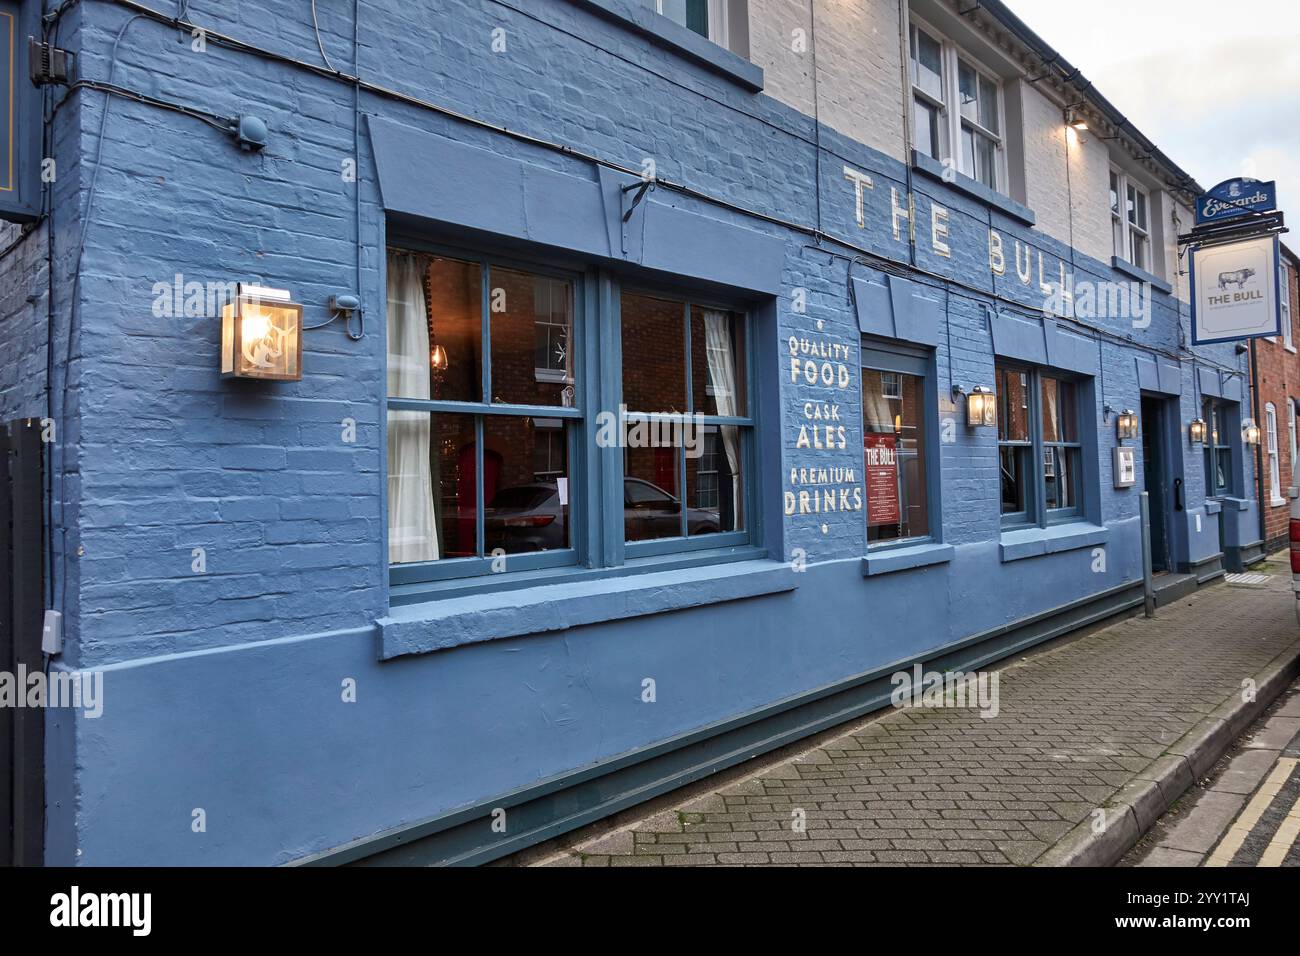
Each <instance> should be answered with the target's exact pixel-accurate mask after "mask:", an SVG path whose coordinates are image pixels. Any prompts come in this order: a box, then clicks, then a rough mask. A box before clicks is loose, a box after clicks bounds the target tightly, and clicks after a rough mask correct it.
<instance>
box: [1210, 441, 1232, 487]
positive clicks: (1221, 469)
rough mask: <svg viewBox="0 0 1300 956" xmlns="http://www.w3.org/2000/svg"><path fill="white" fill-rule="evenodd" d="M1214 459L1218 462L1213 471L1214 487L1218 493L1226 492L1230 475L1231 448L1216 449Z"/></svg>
mask: <svg viewBox="0 0 1300 956" xmlns="http://www.w3.org/2000/svg"><path fill="white" fill-rule="evenodd" d="M1215 460H1216V461H1217V462H1218V465H1217V467H1216V468H1215V472H1214V481H1215V488H1216V490H1217V491H1218V492H1219V493H1221V494H1226V493H1227V491H1228V488H1229V486H1230V479H1231V476H1232V450H1231V449H1229V448H1219V449H1217V450H1216V451H1215Z"/></svg>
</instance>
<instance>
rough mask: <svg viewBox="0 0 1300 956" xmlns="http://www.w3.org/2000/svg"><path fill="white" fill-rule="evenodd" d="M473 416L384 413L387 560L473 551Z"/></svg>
mask: <svg viewBox="0 0 1300 956" xmlns="http://www.w3.org/2000/svg"><path fill="white" fill-rule="evenodd" d="M476 457H477V455H476V448H475V444H474V416H472V415H441V414H439V415H431V414H429V413H428V412H405V411H395V410H394V411H390V412H389V413H388V558H389V561H391V562H392V563H393V564H408V563H411V562H414V561H438V560H441V559H443V558H459V557H466V556H468V555H474V554H477V553H478V547H477V541H476V522H477V512H476V502H475V493H476V486H475V479H474V474H475V468H476Z"/></svg>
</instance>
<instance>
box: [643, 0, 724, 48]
mask: <svg viewBox="0 0 1300 956" xmlns="http://www.w3.org/2000/svg"><path fill="white" fill-rule="evenodd" d="M641 4H642V5H643V6H647V7H649V8H650V9H652V10H654V11H655V13H658V14H662V15H663V16H665V17H667V18H668V19H669V20H672V21H673V22H674V23H680V24H681V25H682V26H684V27H686V29H688V30H690V31H692V32H694V33H698V34H699V35H700V36H702V37H705V38H707V39H709V40H712V41H713V42H714V43H717V44H718V45H720V46H726V45H727V43H726V37H727V23H726V10H727V4H726V0H641Z"/></svg>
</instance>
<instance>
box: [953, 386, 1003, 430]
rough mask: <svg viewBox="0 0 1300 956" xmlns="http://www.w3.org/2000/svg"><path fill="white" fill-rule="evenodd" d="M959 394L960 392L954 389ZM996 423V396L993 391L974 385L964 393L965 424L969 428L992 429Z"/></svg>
mask: <svg viewBox="0 0 1300 956" xmlns="http://www.w3.org/2000/svg"><path fill="white" fill-rule="evenodd" d="M954 391H955V392H957V393H958V394H960V390H958V389H954ZM997 423H998V406H997V396H996V395H994V394H993V389H991V388H986V387H985V386H983V385H976V386H974V387H972V388H971V390H970V391H969V392H967V393H966V424H967V426H968V427H970V428H992V427H996V425H997Z"/></svg>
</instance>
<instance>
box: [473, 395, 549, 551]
mask: <svg viewBox="0 0 1300 956" xmlns="http://www.w3.org/2000/svg"><path fill="white" fill-rule="evenodd" d="M568 461H569V455H568V442H567V440H566V438H565V429H564V424H563V422H562V420H561V419H558V418H552V419H545V418H518V417H514V416H505V415H494V416H487V417H485V418H484V420H483V500H484V501H485V502H486V503H487V504H486V507H485V509H484V513H483V529H484V537H485V540H486V545H485V546H486V549H487V553H488V554H491V553H492V552H493V551H495V550H496V549H498V548H500V549H501V550H502V551H504V552H506V553H507V554H522V553H528V552H536V551H554V550H557V549H560V548H567V547H570V545H571V540H570V527H569V524H570V518H569V515H570V491H571V489H570V485H569V464H568Z"/></svg>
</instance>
